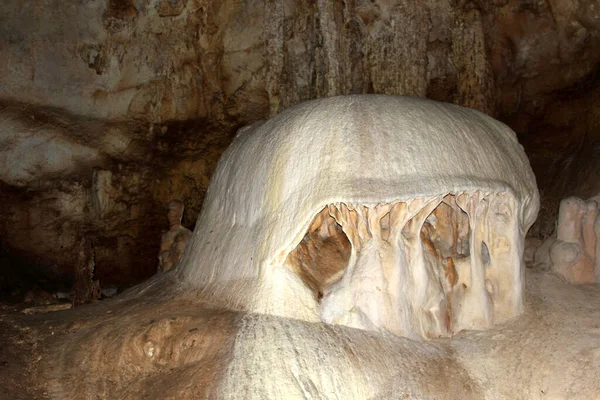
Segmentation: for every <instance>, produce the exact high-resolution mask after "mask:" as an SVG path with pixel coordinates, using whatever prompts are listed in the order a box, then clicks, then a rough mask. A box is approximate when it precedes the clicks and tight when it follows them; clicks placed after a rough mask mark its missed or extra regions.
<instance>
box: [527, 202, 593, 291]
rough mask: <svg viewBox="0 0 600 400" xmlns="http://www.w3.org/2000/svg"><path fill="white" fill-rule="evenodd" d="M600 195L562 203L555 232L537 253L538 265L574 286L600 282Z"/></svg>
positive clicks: (536, 262)
mask: <svg viewBox="0 0 600 400" xmlns="http://www.w3.org/2000/svg"><path fill="white" fill-rule="evenodd" d="M599 204H600V194H599V195H597V196H595V197H592V198H590V199H588V200H582V199H580V198H578V197H568V198H566V199H563V200H562V201H561V202H560V207H559V210H558V220H557V221H556V231H555V233H554V234H553V235H552V236H550V237H549V238H547V239H546V240H545V241H544V243H542V244H541V245H540V246H539V247H538V248H537V249H536V251H535V259H534V264H535V266H536V267H538V268H539V269H542V270H551V271H552V272H554V273H556V274H558V275H560V276H561V277H563V278H564V279H565V280H566V281H567V282H569V283H573V284H585V283H596V282H600V214H599V213H598V205H599Z"/></svg>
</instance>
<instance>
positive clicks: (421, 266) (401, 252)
mask: <svg viewBox="0 0 600 400" xmlns="http://www.w3.org/2000/svg"><path fill="white" fill-rule="evenodd" d="M538 207H539V195H538V191H537V187H536V182H535V178H534V176H533V173H532V171H531V168H530V165H529V162H528V160H527V158H526V156H525V153H524V152H523V149H522V147H521V146H520V145H519V143H518V141H517V138H516V135H515V134H514V132H512V131H511V130H510V129H509V128H508V127H506V126H505V125H503V124H502V123H500V122H498V121H496V120H494V119H492V118H490V117H488V116H486V115H484V114H482V113H480V112H477V111H474V110H470V109H466V108H461V107H458V106H454V105H450V104H444V103H438V102H433V101H429V100H424V99H419V98H408V97H392V96H383V95H357V96H344V97H332V98H327V99H320V100H313V101H309V102H306V103H303V104H300V105H298V106H296V107H293V108H291V109H288V110H286V111H285V112H283V113H281V114H279V115H278V116H277V117H275V118H273V119H271V120H269V121H267V122H264V123H257V124H255V125H253V126H251V127H249V128H245V129H242V130H241V131H240V132H239V133H238V135H237V137H236V139H235V140H234V142H233V143H232V145H231V146H230V147H229V149H228V150H227V151H226V153H225V154H224V155H223V157H222V158H221V160H220V162H219V165H218V168H217V170H216V172H215V174H214V176H213V178H212V181H211V185H210V188H209V190H208V193H207V197H206V200H205V202H204V207H203V210H202V213H201V214H200V216H199V218H198V221H197V224H196V229H195V232H194V234H193V236H192V238H191V240H190V243H189V246H188V248H187V250H186V252H185V254H184V256H183V259H182V261H181V264H180V266H179V268H178V274H179V276H180V278H181V279H182V280H183V281H184V282H185V283H186V284H187V285H188V286H191V287H195V288H197V289H202V291H203V293H204V295H206V296H207V297H208V298H209V299H210V300H211V301H213V302H214V303H215V304H217V305H220V306H225V307H228V308H233V309H244V310H248V311H252V312H258V313H264V314H271V315H276V316H283V317H289V318H295V319H300V320H305V321H313V322H317V321H323V322H328V323H331V324H340V325H346V326H350V327H354V328H359V329H365V330H373V331H382V332H390V333H393V334H395V335H399V336H406V337H411V338H430V337H437V336H447V335H451V334H452V333H454V332H457V331H459V330H462V329H485V328H488V327H490V326H492V325H493V324H494V323H497V322H500V321H504V320H506V319H509V318H511V317H514V316H516V315H518V314H519V313H520V312H521V311H522V306H523V300H522V290H523V278H522V277H523V263H522V255H523V247H524V237H525V234H526V232H527V230H528V229H529V227H530V226H531V224H532V223H533V222H534V220H535V218H536V215H537V211H538Z"/></svg>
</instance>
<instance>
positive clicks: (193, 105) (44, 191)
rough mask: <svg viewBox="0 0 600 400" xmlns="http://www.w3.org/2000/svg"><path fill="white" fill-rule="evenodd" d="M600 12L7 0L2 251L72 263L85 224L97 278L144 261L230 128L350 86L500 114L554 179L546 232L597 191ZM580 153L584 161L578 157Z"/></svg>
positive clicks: (1, 35) (394, 0)
mask: <svg viewBox="0 0 600 400" xmlns="http://www.w3.org/2000/svg"><path fill="white" fill-rule="evenodd" d="M599 13H600V8H599V7H598V6H597V4H596V3H595V2H593V1H590V0H542V1H535V2H533V1H523V0H498V1H496V0H495V1H487V2H486V1H480V0H473V1H452V0H440V1H431V0H428V1H415V0H376V1H366V0H352V1H345V2H336V3H335V4H333V3H331V2H327V1H306V0H303V1H295V0H293V1H292V0H281V1H263V2H252V1H242V2H240V1H233V0H186V1H184V0H177V1H169V0H149V1H147V2H134V1H131V0H103V1H95V2H76V3H72V2H52V3H51V4H50V3H49V4H44V5H40V4H38V3H31V2H29V3H27V4H23V2H22V1H17V0H8V1H5V2H4V6H3V8H2V12H0V59H1V60H3V62H2V63H1V65H0V185H1V190H0V200H1V201H2V203H3V204H4V205H5V206H4V207H3V209H2V210H0V237H2V239H3V240H2V243H0V247H1V249H0V252H1V253H2V256H3V257H4V259H6V260H8V261H9V264H10V265H9V266H8V267H7V269H10V270H11V271H14V272H15V273H18V272H19V271H22V270H25V269H27V271H28V272H30V273H31V274H33V275H35V276H38V277H50V278H53V279H54V280H63V281H64V280H66V279H67V278H69V279H70V277H71V276H73V273H74V268H75V265H76V264H77V260H76V257H75V256H74V255H75V254H77V245H78V241H79V238H81V237H82V236H83V235H87V236H88V237H89V238H90V239H91V240H93V242H94V248H95V249H96V272H97V276H98V278H99V279H100V280H101V281H102V282H103V285H104V284H122V283H125V284H131V283H135V282H139V281H141V280H143V279H145V278H147V277H148V276H150V275H151V274H153V273H154V272H155V270H156V257H155V255H156V253H157V251H158V249H159V246H160V243H159V240H158V238H159V237H160V231H161V227H162V221H163V218H162V216H161V215H160V212H159V211H158V210H160V209H161V208H162V205H163V204H165V203H167V202H168V201H169V200H170V199H171V198H173V197H177V198H180V199H182V200H184V201H185V202H186V206H187V209H188V214H187V216H186V217H185V218H186V220H185V221H184V225H186V226H187V225H190V226H191V224H193V220H194V219H195V216H196V215H197V213H198V212H199V211H200V208H201V205H202V200H203V197H204V194H205V192H206V188H207V186H208V181H209V179H210V176H211V174H212V172H213V170H214V168H215V165H216V161H217V159H218V157H219V155H220V154H221V153H222V152H223V151H224V149H225V148H226V147H227V145H228V144H229V143H230V141H231V139H232V138H233V136H234V134H235V131H236V130H237V129H238V128H239V127H241V126H244V125H247V124H251V123H253V122H255V121H257V120H262V119H268V118H270V117H272V116H275V115H276V114H278V113H279V112H281V111H283V110H285V109H287V108H289V107H291V106H293V105H295V104H298V103H300V102H303V101H306V100H310V99H314V98H320V97H327V96H334V95H343V94H357V93H385V94H396V95H413V96H421V97H428V98H431V99H434V100H438V101H445V102H451V103H455V104H458V105H461V106H467V107H471V108H475V109H478V110H480V111H483V112H485V113H487V114H489V115H491V116H496V117H498V118H499V119H501V120H502V121H504V122H507V123H508V124H509V126H511V127H512V129H513V130H515V131H516V132H517V133H518V134H519V136H520V139H521V141H522V142H523V143H524V145H525V146H526V150H528V152H529V155H530V156H531V159H532V167H533V168H534V171H535V172H536V174H537V176H538V183H539V184H540V187H541V188H542V192H543V194H544V196H543V199H544V200H545V201H544V204H543V206H544V208H543V209H544V210H545V213H544V215H549V217H548V218H546V217H545V218H544V219H543V221H542V223H540V224H538V225H543V226H540V227H539V228H537V230H538V232H540V236H541V237H544V238H545V237H546V236H547V235H548V234H549V233H550V232H548V229H547V228H548V226H549V227H550V228H551V227H552V224H553V221H554V220H555V216H554V215H553V212H552V211H551V210H554V209H555V208H557V207H554V203H553V202H555V201H556V205H557V204H558V202H557V200H556V199H561V198H564V197H567V196H571V195H576V196H578V197H581V198H587V197H590V196H592V195H593V194H595V193H596V192H597V191H598V189H599V188H597V187H596V188H591V189H590V190H592V189H594V190H595V191H593V192H590V193H587V192H588V189H587V188H586V186H588V183H589V182H587V181H586V180H587V179H588V177H589V174H588V173H587V172H588V171H595V170H597V168H594V167H595V164H594V162H593V160H594V157H593V154H594V153H593V152H594V150H593V149H594V148H596V149H597V144H596V143H597V134H596V132H600V129H598V128H599V127H598V122H597V121H600V118H598V110H600V108H599V107H598V105H599V104H600V102H598V99H599V98H600V97H599V96H598V93H599V89H598V84H597V82H600V80H599V79H598V69H597V67H596V66H597V64H598V61H600V50H599V49H600V45H599V43H600V42H599V40H600V39H599V38H600V35H599V33H598V32H599V30H598V24H597V22H596V21H597V20H598V18H599V15H600V14H599ZM42 15H43V16H44V18H43V19H41V17H40V16H42ZM565 148H567V149H568V150H566V151H565V150H564V149H565ZM564 153H566V154H564ZM582 160H583V161H585V160H588V161H589V160H592V161H589V162H587V164H590V165H589V166H587V167H585V168H582V169H583V170H582V171H579V167H578V166H581V165H582V162H581V161H582ZM551 167H552V168H551ZM563 167H564V168H563ZM573 170H575V171H573ZM94 171H96V172H94ZM550 171H557V172H556V173H550ZM109 174H110V179H108V177H109ZM556 175H558V176H556ZM596 180H597V179H596ZM560 182H565V184H564V185H563V184H559V183H560ZM555 188H556V190H554V189H555ZM98 196H104V197H103V198H102V201H103V203H102V204H101V205H102V207H101V208H98V206H99V205H100V203H98V202H97V200H98V198H97V197H98ZM543 222H548V223H543ZM550 231H551V229H550ZM8 286H10V285H8Z"/></svg>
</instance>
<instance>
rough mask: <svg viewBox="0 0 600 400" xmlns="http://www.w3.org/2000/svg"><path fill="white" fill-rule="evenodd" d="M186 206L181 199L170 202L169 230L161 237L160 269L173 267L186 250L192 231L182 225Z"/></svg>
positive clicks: (167, 269) (160, 270) (164, 269)
mask: <svg viewBox="0 0 600 400" xmlns="http://www.w3.org/2000/svg"><path fill="white" fill-rule="evenodd" d="M184 208H185V206H184V204H183V202H182V201H181V200H172V201H170V202H169V205H168V210H169V212H168V213H167V219H168V220H169V230H168V231H167V232H165V233H164V234H163V235H162V237H161V238H160V254H159V256H158V271H159V272H167V271H170V270H171V269H173V268H174V267H175V266H176V265H177V263H178V262H179V260H180V259H181V256H182V255H183V251H184V250H185V246H186V245H187V243H188V241H189V240H190V237H191V236H192V232H191V231H190V230H189V229H187V228H186V227H184V226H182V225H181V219H182V218H183V210H184Z"/></svg>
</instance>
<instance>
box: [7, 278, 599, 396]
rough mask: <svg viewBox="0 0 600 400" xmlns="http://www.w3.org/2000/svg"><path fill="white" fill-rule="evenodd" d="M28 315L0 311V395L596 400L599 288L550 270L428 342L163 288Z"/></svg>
mask: <svg viewBox="0 0 600 400" xmlns="http://www.w3.org/2000/svg"><path fill="white" fill-rule="evenodd" d="M22 309H23V307H20V306H19V305H8V304H2V305H1V306H0V399H12V400H20V399H44V398H50V399H61V400H62V399H87V398H94V399H112V398H121V399H138V398H148V399H152V398H164V399H176V398H274V397H273V396H277V394H279V395H281V393H285V394H286V398H323V399H328V398H336V396H337V395H338V394H339V393H342V394H343V392H344V391H346V392H345V393H346V396H345V397H344V398H381V399H387V398H438V399H459V398H460V399H466V398H473V399H479V398H487V399H520V398H522V399H594V398H600V286H599V285H581V286H572V285H568V284H566V283H564V282H563V281H561V280H560V279H558V278H557V277H556V276H554V275H551V274H546V273H537V272H532V271H528V272H527V289H526V312H525V313H524V314H523V315H521V316H520V317H518V318H516V319H513V320H511V321H508V322H507V323H505V324H503V325H500V326H498V327H495V328H494V329H492V330H489V331H481V332H474V331H471V332H460V333H458V334H457V335H456V336H455V337H453V338H451V339H448V338H440V339H435V340H432V341H430V342H427V343H421V342H415V341H411V340H409V339H405V338H398V337H393V336H391V335H382V334H377V333H373V332H365V331H360V330H356V329H350V328H346V327H342V326H332V325H327V324H315V323H307V322H303V321H296V320H288V319H284V318H278V317H273V316H264V315H257V314H246V313H243V312H232V311H224V310H215V309H211V308H210V307H207V306H206V305H203V304H202V303H198V300H197V299H191V298H189V297H187V298H178V299H172V298H169V296H164V295H161V294H160V293H159V292H157V291H156V290H154V291H153V290H150V291H146V292H143V293H141V294H136V295H131V293H130V294H129V295H127V294H126V295H125V296H119V297H117V298H116V299H111V300H105V301H101V302H98V303H96V304H92V305H88V306H83V307H78V308H77V309H74V310H66V311H58V312H53V313H46V314H36V315H25V314H23V313H22ZM340 349H341V350H340ZM281 371H283V372H281ZM286 371H292V372H293V373H290V374H289V375H290V376H292V375H293V379H292V378H290V379H292V380H294V382H293V384H291V383H290V384H289V385H288V384H287V383H286V382H287V379H288V378H289V376H288V375H286ZM313 372H314V374H313ZM311 374H312V375H311ZM298 376H301V377H302V376H305V377H306V376H310V379H309V383H302V381H299V380H298ZM319 376H320V378H319ZM323 377H325V378H323ZM265 378H266V380H265ZM270 378H272V379H270ZM273 382H274V383H273ZM290 382H291V381H290ZM298 382H300V383H298ZM336 382H338V383H339V386H336ZM286 385H288V386H286ZM271 386H272V387H271ZM296 389H297V391H296V392H295V391H294V390H296ZM348 393H350V395H348ZM232 394H234V395H232ZM403 396H404V397H403Z"/></svg>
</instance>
